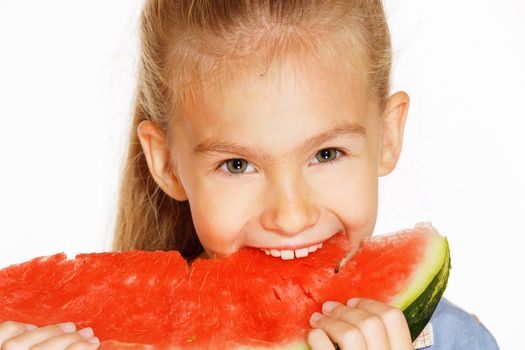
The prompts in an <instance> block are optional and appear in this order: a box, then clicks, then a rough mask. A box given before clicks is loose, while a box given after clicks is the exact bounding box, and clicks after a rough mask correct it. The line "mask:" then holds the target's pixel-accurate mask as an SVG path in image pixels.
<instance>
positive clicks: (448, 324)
mask: <svg viewBox="0 0 525 350" xmlns="http://www.w3.org/2000/svg"><path fill="white" fill-rule="evenodd" d="M414 345H415V348H416V349H427V350H460V349H468V350H498V349H499V347H498V344H497V343H496V340H495V339H494V337H493V336H492V334H490V332H489V331H488V330H487V328H485V326H484V325H483V324H482V323H481V322H480V321H479V320H478V319H477V318H476V317H475V316H474V315H471V314H469V313H468V312H466V311H464V310H462V309H461V308H459V307H458V306H456V305H454V304H453V303H451V302H450V301H448V300H446V299H445V298H441V301H440V302H439V304H438V306H437V308H436V311H435V312H434V314H433V315H432V318H431V319H430V322H429V324H428V325H427V327H425V329H424V330H423V332H422V334H421V335H420V336H419V337H418V339H416V341H415V343H414Z"/></svg>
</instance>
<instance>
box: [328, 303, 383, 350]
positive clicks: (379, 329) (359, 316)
mask: <svg viewBox="0 0 525 350" xmlns="http://www.w3.org/2000/svg"><path fill="white" fill-rule="evenodd" d="M323 313H324V314H325V315H327V316H330V317H332V318H335V319H338V320H341V321H344V322H346V323H348V324H351V325H352V326H354V327H357V328H358V329H359V330H360V331H361V333H362V335H363V338H364V340H365V343H366V346H367V349H368V350H389V349H390V339H389V337H388V334H387V331H386V329H385V326H384V325H383V320H382V319H381V318H380V317H379V316H377V315H376V314H373V313H370V312H368V311H366V310H361V309H356V308H352V307H349V306H345V305H343V304H341V303H338V302H333V301H328V302H325V303H324V304H323Z"/></svg>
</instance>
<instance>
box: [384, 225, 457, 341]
mask: <svg viewBox="0 0 525 350" xmlns="http://www.w3.org/2000/svg"><path fill="white" fill-rule="evenodd" d="M420 225H429V226H427V229H428V234H429V235H431V237H430V238H429V240H430V242H429V243H428V244H427V249H426V253H425V258H424V260H423V261H424V263H423V264H421V265H420V266H419V267H418V271H415V272H414V274H413V275H412V278H411V281H410V282H409V283H407V286H408V288H407V289H406V290H405V291H404V292H402V293H400V294H398V295H397V296H396V298H394V299H393V300H392V301H391V302H390V305H392V306H395V307H397V308H399V309H400V310H403V314H404V315H405V318H406V319H407V323H408V327H409V329H410V334H411V336H412V340H415V339H416V338H417V337H418V335H419V334H420V333H421V331H422V330H423V328H425V326H426V324H427V323H428V321H429V320H430V318H431V317H432V314H433V313H434V310H435V309H436V307H437V304H438V303H439V301H440V300H441V297H442V295H443V293H444V292H445V288H446V286H447V282H448V276H449V273H450V250H449V246H448V240H447V238H446V237H443V236H441V235H440V234H439V233H438V232H437V231H436V229H435V228H434V227H432V226H431V225H430V224H428V223H425V224H420ZM417 227H418V226H416V229H417Z"/></svg>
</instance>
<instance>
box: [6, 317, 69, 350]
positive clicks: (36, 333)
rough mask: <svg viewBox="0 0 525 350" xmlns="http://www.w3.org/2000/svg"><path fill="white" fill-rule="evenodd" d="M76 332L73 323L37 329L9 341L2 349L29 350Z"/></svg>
mask: <svg viewBox="0 0 525 350" xmlns="http://www.w3.org/2000/svg"><path fill="white" fill-rule="evenodd" d="M74 331H75V325H74V324H73V323H71V322H69V323H61V324H57V325H51V326H45V327H39V328H35V329H33V330H31V331H27V332H25V333H22V334H20V335H18V336H15V337H12V338H9V339H7V340H6V341H5V342H4V343H3V344H2V348H6V349H28V348H30V347H32V346H33V345H36V344H39V343H41V342H43V341H45V340H47V339H49V338H51V337H55V336H57V335H62V334H64V333H71V332H74Z"/></svg>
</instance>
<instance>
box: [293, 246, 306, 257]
mask: <svg viewBox="0 0 525 350" xmlns="http://www.w3.org/2000/svg"><path fill="white" fill-rule="evenodd" d="M305 256H308V248H301V249H296V250H295V257H296V258H304V257H305Z"/></svg>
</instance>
